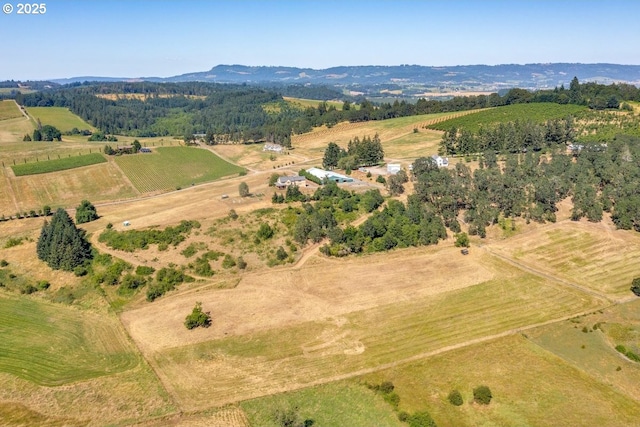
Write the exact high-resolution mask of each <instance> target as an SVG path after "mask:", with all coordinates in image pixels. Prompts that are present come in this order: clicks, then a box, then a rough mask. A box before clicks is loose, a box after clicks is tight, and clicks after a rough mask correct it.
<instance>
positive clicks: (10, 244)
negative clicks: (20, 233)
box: [4, 237, 24, 249]
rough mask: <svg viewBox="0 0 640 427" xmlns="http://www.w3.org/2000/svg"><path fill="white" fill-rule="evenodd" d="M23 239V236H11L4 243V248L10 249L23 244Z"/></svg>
mask: <svg viewBox="0 0 640 427" xmlns="http://www.w3.org/2000/svg"><path fill="white" fill-rule="evenodd" d="M23 240H24V238H23V237H18V238H13V237H11V238H9V239H8V240H7V243H5V244H4V248H5V249H9V248H12V247H14V246H19V245H21V244H22V241H23Z"/></svg>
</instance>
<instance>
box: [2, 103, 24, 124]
mask: <svg viewBox="0 0 640 427" xmlns="http://www.w3.org/2000/svg"><path fill="white" fill-rule="evenodd" d="M18 117H22V112H21V111H20V108H18V105H17V104H16V103H15V102H14V101H12V100H4V101H0V120H8V119H16V118H18Z"/></svg>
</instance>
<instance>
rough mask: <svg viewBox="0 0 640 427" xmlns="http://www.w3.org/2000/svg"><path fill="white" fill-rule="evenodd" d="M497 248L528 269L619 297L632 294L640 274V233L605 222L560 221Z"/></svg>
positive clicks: (518, 236)
mask: <svg viewBox="0 0 640 427" xmlns="http://www.w3.org/2000/svg"><path fill="white" fill-rule="evenodd" d="M491 248H492V249H495V250H497V251H498V252H500V253H503V254H505V255H508V256H509V257H512V258H513V259H516V260H518V262H522V263H524V264H525V265H528V266H531V267H534V268H535V269H537V270H539V271H545V272H548V273H549V274H553V275H555V276H557V277H560V278H563V279H565V280H567V281H569V282H573V283H578V284H580V285H584V286H588V287H589V288H591V289H594V290H596V291H599V292H604V293H606V294H608V295H610V296H612V297H614V298H626V297H629V296H631V293H630V292H629V287H630V286H631V281H632V280H633V278H634V277H638V276H640V265H638V262H637V260H638V258H639V257H640V235H638V234H637V233H633V232H629V231H624V230H616V229H615V227H614V226H613V224H611V221H610V219H608V218H606V219H604V220H603V221H602V222H600V223H590V222H586V221H580V222H574V221H569V220H566V221H561V222H558V223H556V224H549V225H545V226H544V227H540V228H538V229H537V230H535V231H534V232H525V233H522V234H520V235H517V236H514V237H512V238H509V239H506V240H503V241H501V242H499V243H496V244H495V245H493V244H492V245H491Z"/></svg>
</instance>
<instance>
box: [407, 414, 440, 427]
mask: <svg viewBox="0 0 640 427" xmlns="http://www.w3.org/2000/svg"><path fill="white" fill-rule="evenodd" d="M407 422H408V423H409V427H436V422H435V421H434V420H433V418H431V415H429V413H428V412H426V411H422V412H416V413H415V414H413V415H410V416H409V418H408V419H407Z"/></svg>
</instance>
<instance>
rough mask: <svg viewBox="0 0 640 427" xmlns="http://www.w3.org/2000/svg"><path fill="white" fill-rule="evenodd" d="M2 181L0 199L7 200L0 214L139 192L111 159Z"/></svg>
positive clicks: (100, 199)
mask: <svg viewBox="0 0 640 427" xmlns="http://www.w3.org/2000/svg"><path fill="white" fill-rule="evenodd" d="M3 172H4V171H3ZM5 173H6V172H5ZM5 177H6V175H5ZM6 181H7V182H8V185H6V186H2V187H0V200H2V199H4V200H7V201H10V204H8V205H6V208H7V209H8V210H9V211H8V212H0V214H2V213H4V214H14V213H15V212H16V211H21V212H22V211H26V212H28V211H29V210H31V209H36V210H38V209H41V208H42V207H43V206H44V205H49V206H51V207H52V208H56V207H67V208H70V207H75V206H76V205H77V204H78V203H80V201H81V200H83V199H88V200H91V201H92V202H94V203H96V202H101V201H109V200H120V199H127V198H131V197H135V196H136V195H138V194H139V193H138V192H137V191H136V190H135V189H134V188H133V187H132V186H131V184H130V183H129V182H128V181H127V179H126V178H125V176H124V175H123V173H122V172H121V171H120V169H119V168H118V167H117V166H116V165H115V164H114V163H112V162H106V163H101V164H96V165H93V166H89V167H83V168H77V169H69V170H64V171H59V172H56V173H51V174H44V175H35V176H32V175H27V176H20V177H12V178H10V179H6Z"/></svg>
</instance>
